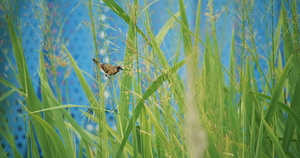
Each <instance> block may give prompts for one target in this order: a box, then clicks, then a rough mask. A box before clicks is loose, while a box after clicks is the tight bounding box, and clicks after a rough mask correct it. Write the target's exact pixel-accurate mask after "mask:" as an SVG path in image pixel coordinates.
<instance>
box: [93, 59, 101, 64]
mask: <svg viewBox="0 0 300 158" xmlns="http://www.w3.org/2000/svg"><path fill="white" fill-rule="evenodd" d="M92 59H93V61H94V63H95V64H98V63H100V62H99V61H98V60H96V59H94V58H92Z"/></svg>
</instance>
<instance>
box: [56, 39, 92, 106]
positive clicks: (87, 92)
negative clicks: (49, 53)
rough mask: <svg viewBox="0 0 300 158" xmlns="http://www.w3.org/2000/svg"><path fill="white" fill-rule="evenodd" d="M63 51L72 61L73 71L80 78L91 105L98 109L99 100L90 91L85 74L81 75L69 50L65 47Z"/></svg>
mask: <svg viewBox="0 0 300 158" xmlns="http://www.w3.org/2000/svg"><path fill="white" fill-rule="evenodd" d="M62 48H63V50H64V51H65V52H66V53H67V55H68V57H69V59H70V61H71V64H72V66H73V69H74V71H75V73H76V75H77V77H78V80H79V82H80V84H81V87H82V89H83V91H84V93H85V95H86V97H87V99H88V101H89V103H90V105H91V106H92V107H98V103H97V99H96V97H95V95H94V94H93V92H92V90H91V89H90V87H89V85H88V83H87V82H86V80H85V78H84V76H83V74H82V73H81V70H80V68H79V67H78V65H77V64H76V62H75V60H74V59H73V57H72V55H71V54H70V52H69V51H68V50H67V48H66V47H65V46H64V45H63V46H62Z"/></svg>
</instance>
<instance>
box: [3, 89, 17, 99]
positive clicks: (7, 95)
mask: <svg viewBox="0 0 300 158" xmlns="http://www.w3.org/2000/svg"><path fill="white" fill-rule="evenodd" d="M15 91H16V90H15V89H11V90H9V91H7V92H5V93H3V94H2V95H1V96H0V102H1V101H2V100H4V99H5V98H7V97H9V96H10V95H11V94H13V93H14V92H15Z"/></svg>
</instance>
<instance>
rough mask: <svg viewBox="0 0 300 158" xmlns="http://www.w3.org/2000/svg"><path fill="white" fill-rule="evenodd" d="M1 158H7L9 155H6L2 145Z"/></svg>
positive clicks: (0, 146) (0, 148)
mask: <svg viewBox="0 0 300 158" xmlns="http://www.w3.org/2000/svg"><path fill="white" fill-rule="evenodd" d="M0 157H3V158H7V154H6V153H5V151H4V149H3V147H2V145H0Z"/></svg>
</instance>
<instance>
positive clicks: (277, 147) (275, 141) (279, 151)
mask: <svg viewBox="0 0 300 158" xmlns="http://www.w3.org/2000/svg"><path fill="white" fill-rule="evenodd" d="M262 119H263V118H262ZM263 124H264V127H266V130H267V132H268V134H269V136H270V138H271V140H272V142H273V145H274V148H275V151H276V153H277V154H278V157H282V158H284V157H285V154H284V151H283V149H282V148H281V145H280V143H279V140H278V139H277V137H276V136H275V134H274V132H273V130H272V129H271V128H270V126H269V125H268V123H267V122H266V121H265V120H263Z"/></svg>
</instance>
